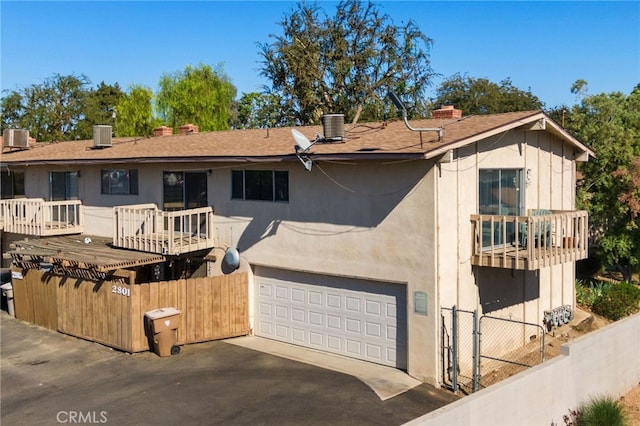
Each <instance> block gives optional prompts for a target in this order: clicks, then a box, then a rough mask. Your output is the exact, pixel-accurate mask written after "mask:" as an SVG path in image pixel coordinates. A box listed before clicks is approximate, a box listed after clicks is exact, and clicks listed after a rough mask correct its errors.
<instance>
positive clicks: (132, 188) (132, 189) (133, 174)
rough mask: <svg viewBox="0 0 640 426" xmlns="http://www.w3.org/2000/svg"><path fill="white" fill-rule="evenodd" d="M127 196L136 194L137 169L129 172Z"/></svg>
mask: <svg viewBox="0 0 640 426" xmlns="http://www.w3.org/2000/svg"><path fill="white" fill-rule="evenodd" d="M129 194H132V195H137V194H138V169H131V170H129Z"/></svg>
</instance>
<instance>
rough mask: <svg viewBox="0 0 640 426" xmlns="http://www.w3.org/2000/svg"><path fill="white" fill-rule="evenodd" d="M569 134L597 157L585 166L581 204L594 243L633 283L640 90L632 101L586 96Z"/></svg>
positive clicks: (638, 258) (638, 249)
mask: <svg viewBox="0 0 640 426" xmlns="http://www.w3.org/2000/svg"><path fill="white" fill-rule="evenodd" d="M575 86H576V85H574V87H575ZM580 89H581V90H586V84H581V85H580ZM566 128H567V130H569V131H570V132H571V133H573V134H574V135H575V136H576V137H577V138H578V139H579V140H581V141H583V142H584V143H585V144H587V145H588V146H589V147H591V148H592V149H593V150H594V151H595V153H596V157H595V158H594V159H591V160H590V161H588V162H586V163H583V164H582V165H581V170H582V172H583V174H584V179H583V180H582V182H581V184H580V185H579V187H578V193H577V204H578V206H579V207H580V208H583V209H586V210H588V211H589V215H590V218H589V222H590V227H591V234H592V237H593V240H594V241H593V242H594V243H595V244H596V245H598V246H599V247H600V248H601V249H602V252H603V255H604V260H605V262H606V263H607V264H608V265H611V266H614V267H617V268H618V269H619V270H620V272H622V274H623V276H624V278H625V279H626V280H627V281H629V280H630V279H631V274H632V272H633V271H637V270H638V269H639V267H640V212H639V211H638V210H639V209H638V200H639V199H640V195H639V191H640V189H639V185H640V184H639V182H640V178H639V177H638V174H639V171H638V167H639V158H640V85H638V86H636V87H635V89H634V90H633V91H632V92H631V94H630V95H629V96H626V95H624V94H623V93H620V92H613V93H608V94H605V93H602V94H598V95H591V96H585V97H584V98H583V99H582V102H581V103H580V104H578V105H575V106H574V107H573V108H572V109H571V110H570V111H569V112H568V113H567V117H566Z"/></svg>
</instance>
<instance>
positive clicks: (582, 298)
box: [576, 280, 614, 309]
mask: <svg viewBox="0 0 640 426" xmlns="http://www.w3.org/2000/svg"><path fill="white" fill-rule="evenodd" d="M613 285H614V284H612V283H610V282H606V281H595V282H592V283H589V282H586V281H583V280H577V281H576V302H577V303H578V305H580V306H583V307H585V308H587V309H591V307H592V306H593V304H594V303H595V301H596V300H598V299H600V298H601V297H602V295H603V294H605V293H606V292H607V291H608V290H609V288H610V287H611V286H613Z"/></svg>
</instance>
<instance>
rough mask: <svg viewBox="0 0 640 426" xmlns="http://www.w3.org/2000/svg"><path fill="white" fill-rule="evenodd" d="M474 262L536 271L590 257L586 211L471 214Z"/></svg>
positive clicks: (472, 259) (472, 261)
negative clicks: (507, 214) (505, 214)
mask: <svg viewBox="0 0 640 426" xmlns="http://www.w3.org/2000/svg"><path fill="white" fill-rule="evenodd" d="M471 229H472V236H473V242H472V244H473V246H472V255H471V264H472V265H477V266H489V267H494V268H507V269H520V270H527V271H535V270H539V269H541V268H546V267H549V266H553V265H559V264H562V263H567V262H574V261H576V260H580V259H586V258H587V249H588V246H587V230H588V215H587V212H586V211H560V210H531V211H529V215H528V216H500V215H472V216H471Z"/></svg>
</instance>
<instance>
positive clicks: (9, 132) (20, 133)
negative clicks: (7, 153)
mask: <svg viewBox="0 0 640 426" xmlns="http://www.w3.org/2000/svg"><path fill="white" fill-rule="evenodd" d="M2 146H3V147H12V148H29V131H28V130H23V129H4V131H3V132H2Z"/></svg>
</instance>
